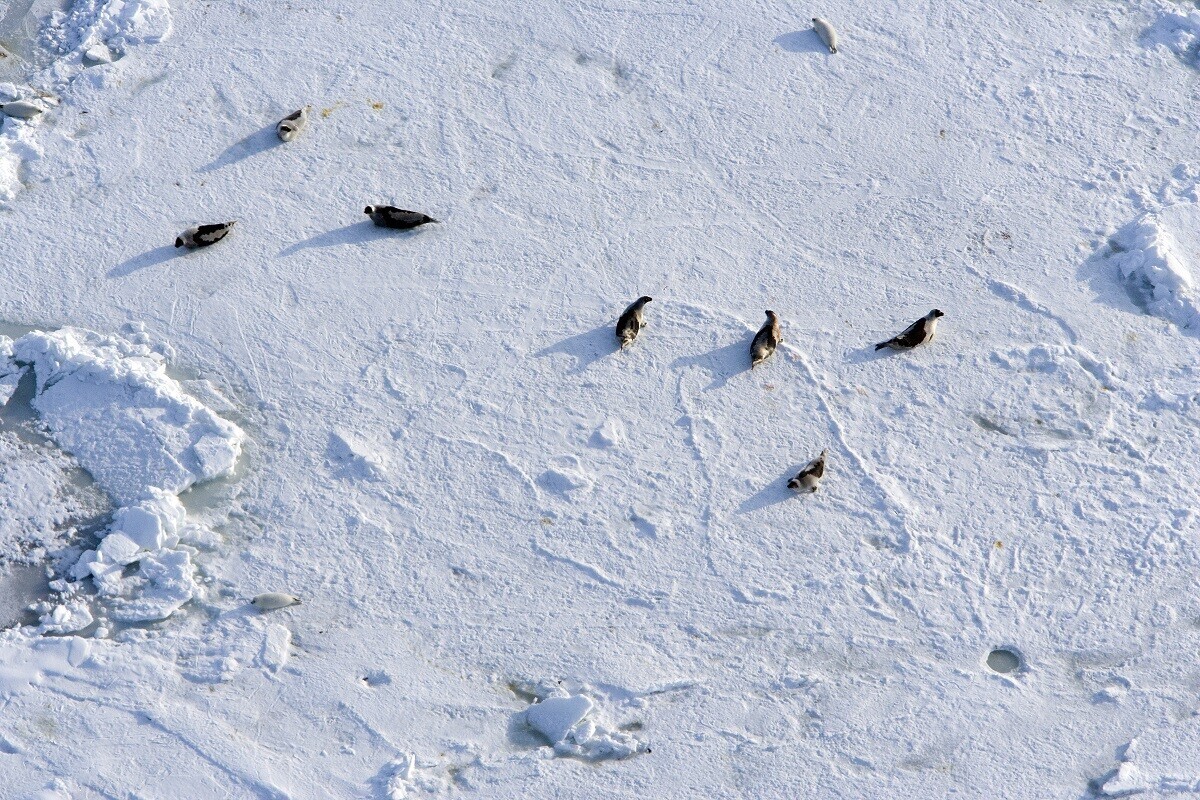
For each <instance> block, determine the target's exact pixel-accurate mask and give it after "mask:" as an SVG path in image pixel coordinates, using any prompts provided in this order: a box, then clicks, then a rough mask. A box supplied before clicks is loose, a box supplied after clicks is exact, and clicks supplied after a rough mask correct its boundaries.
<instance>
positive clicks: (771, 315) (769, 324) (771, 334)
mask: <svg viewBox="0 0 1200 800" xmlns="http://www.w3.org/2000/svg"><path fill="white" fill-rule="evenodd" d="M782 341H783V332H782V331H781V330H780V327H779V317H778V316H776V315H775V312H774V311H768V312H767V321H766V322H765V323H763V326H762V327H761V328H759V329H758V333H756V334H754V341H752V342H751V343H750V369H754V368H755V367H757V366H758V365H759V364H761V363H762V362H764V361H766V360H767V359H768V358H770V357H771V354H772V353H774V352H775V348H776V347H778V346H779V343H780V342H782Z"/></svg>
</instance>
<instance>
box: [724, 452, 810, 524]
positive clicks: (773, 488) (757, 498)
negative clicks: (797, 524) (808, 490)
mask: <svg viewBox="0 0 1200 800" xmlns="http://www.w3.org/2000/svg"><path fill="white" fill-rule="evenodd" d="M806 464H808V462H807V461H804V462H801V463H797V464H793V465H792V466H791V468H790V469H788V471H787V472H786V473H785V474H784V475H783V477H781V478H779V479H777V480H773V481H771V482H770V483H769V484H767V485H766V486H764V487H763V488H762V489H759V490H758V491H757V492H756V493H754V494H753V495H751V496H750V497H747V498H746V499H745V500H743V501H742V504H741V505H740V506H738V510H737V513H738V514H739V515H741V514H752V513H753V512H755V511H762V510H763V509H764V508H770V507H771V506H774V505H778V504H780V503H786V502H787V501H789V500H793V499H797V493H796V492H794V491H792V490H791V489H789V488H788V486H787V484H788V481H789V480H791V479H792V478H794V477H796V475H797V474H798V473H799V472H800V470H802V469H804V467H805V465H806Z"/></svg>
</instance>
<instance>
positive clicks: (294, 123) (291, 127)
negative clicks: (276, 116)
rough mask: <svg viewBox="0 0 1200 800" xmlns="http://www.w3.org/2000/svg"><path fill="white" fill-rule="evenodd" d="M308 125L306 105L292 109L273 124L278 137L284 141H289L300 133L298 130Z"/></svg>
mask: <svg viewBox="0 0 1200 800" xmlns="http://www.w3.org/2000/svg"><path fill="white" fill-rule="evenodd" d="M306 125H308V106H305V107H304V108H302V109H300V110H299V111H293V112H292V113H291V114H288V115H287V116H286V117H284V118H283V119H281V120H279V124H278V125H276V126H275V133H277V134H279V138H280V139H282V140H283V141H285V142H290V141H291V140H292V139H295V138H296V137H297V136H299V135H300V131H302V130H304V127H305V126H306Z"/></svg>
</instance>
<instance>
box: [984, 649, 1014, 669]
mask: <svg viewBox="0 0 1200 800" xmlns="http://www.w3.org/2000/svg"><path fill="white" fill-rule="evenodd" d="M1021 664H1022V659H1021V654H1020V653H1018V652H1017V651H1016V650H1014V649H1011V648H1008V647H998V648H996V649H995V650H993V651H992V652H990V653H988V657H987V665H988V667H989V668H990V669H991V670H992V672H998V673H1000V674H1001V675H1008V674H1010V673H1013V672H1016V671H1017V670H1019V669H1020V668H1021Z"/></svg>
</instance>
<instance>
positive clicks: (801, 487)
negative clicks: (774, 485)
mask: <svg viewBox="0 0 1200 800" xmlns="http://www.w3.org/2000/svg"><path fill="white" fill-rule="evenodd" d="M827 455H829V451H828V450H822V451H821V455H819V456H817V457H816V458H814V459H813V460H812V461H810V462H808V463H807V464H805V465H804V469H802V470H800V474H798V475H797V476H796V477H794V478H792V479H791V480H790V481H788V488H789V489H794V490H795V491H797V492H809V493H810V494H811V493H812V492H815V491H816V490H817V487H818V486H820V485H821V479H822V478H824V477H825V457H826V456H827Z"/></svg>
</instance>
